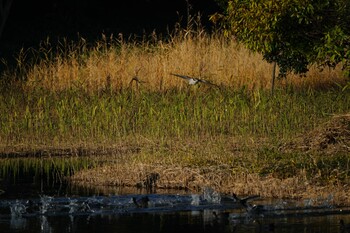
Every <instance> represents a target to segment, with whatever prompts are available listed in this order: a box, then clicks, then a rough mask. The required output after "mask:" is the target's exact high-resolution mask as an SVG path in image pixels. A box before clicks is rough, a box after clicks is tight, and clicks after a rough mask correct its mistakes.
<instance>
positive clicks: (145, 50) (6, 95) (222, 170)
mask: <svg viewBox="0 0 350 233" xmlns="http://www.w3.org/2000/svg"><path fill="white" fill-rule="evenodd" d="M17 65H18V66H17V68H16V69H15V70H12V69H9V70H5V71H4V72H3V73H2V79H1V80H2V82H1V86H0V88H1V93H0V152H1V155H2V156H3V157H6V156H7V155H8V154H9V153H18V152H21V153H20V154H21V155H23V153H26V152H28V154H29V155H30V154H31V153H32V152H34V154H35V152H36V151H42V150H43V149H44V150H45V151H48V154H50V151H51V152H52V151H53V150H56V149H57V148H58V149H68V150H71V151H73V152H74V151H75V152H74V153H70V155H71V156H72V155H74V156H76V155H78V156H77V158H79V153H80V152H79V151H80V150H84V151H89V150H93V151H94V153H93V154H94V157H96V158H101V161H99V162H98V163H97V164H98V165H99V164H100V163H104V164H106V167H104V168H103V170H101V169H97V170H96V171H95V173H92V174H93V175H92V176H90V177H88V180H91V179H92V178H96V177H102V179H106V178H113V175H114V176H115V175H116V174H120V175H124V176H125V174H128V176H130V177H134V178H135V177H136V178H135V182H139V181H137V179H140V177H141V176H142V174H143V173H145V171H146V170H147V169H148V168H150V169H154V170H156V171H157V172H163V173H164V174H163V173H162V176H165V177H168V176H169V177H170V178H169V179H171V175H169V174H174V176H175V173H176V176H179V177H180V178H179V179H180V181H181V179H182V180H186V179H190V178H191V177H188V176H189V174H192V173H191V172H193V174H192V175H191V176H197V175H198V176H199V177H200V179H202V180H200V181H198V183H196V184H194V185H203V184H211V185H214V186H215V187H216V188H219V189H221V190H222V191H227V190H229V189H232V188H236V189H237V190H238V189H239V190H241V192H246V193H252V192H253V191H254V190H260V191H257V192H260V193H262V194H264V193H263V192H262V190H261V189H262V188H263V187H260V189H259V188H256V187H255V186H254V187H253V186H250V188H248V189H246V188H245V187H243V186H242V187H240V186H239V185H243V184H242V182H241V183H239V184H238V183H237V184H233V183H232V180H233V181H235V180H237V179H242V177H243V178H244V179H245V181H244V182H248V180H249V179H252V178H254V177H255V178H256V177H258V178H259V177H260V178H261V180H259V181H258V182H257V183H258V184H257V185H259V184H260V185H261V184H263V182H265V181H264V179H265V178H266V177H269V178H273V179H276V180H275V181H276V182H275V181H274V182H275V184H276V187H280V182H282V183H283V182H284V181H285V180H287V183H288V182H289V181H290V179H292V180H293V179H295V180H296V181H295V182H296V183H295V184H296V185H300V184H301V183H302V182H304V183H307V182H315V183H317V184H321V185H324V184H332V185H333V184H337V182H339V183H341V184H347V183H348V175H349V173H350V172H349V168H348V165H347V164H348V163H349V160H348V158H347V156H345V155H344V153H339V154H335V155H332V156H331V157H328V158H323V155H322V153H316V152H315V154H310V153H309V154H308V155H304V153H302V152H300V151H299V152H288V153H287V152H281V151H279V150H278V147H279V146H280V145H281V143H284V142H286V141H289V140H292V139H293V138H295V137H296V136H298V135H301V134H305V133H307V132H308V131H310V130H312V129H314V128H315V127H317V126H318V125H320V124H321V123H323V122H325V121H327V120H329V119H331V117H332V116H333V115H336V114H344V113H349V111H350V105H349V103H350V93H349V91H348V90H345V89H342V86H343V85H344V84H345V83H346V82H347V80H346V79H345V78H344V77H343V76H342V73H341V70H339V69H338V68H337V69H335V70H324V71H323V72H320V71H319V70H318V69H317V68H316V67H311V68H310V72H309V73H308V74H307V75H306V77H299V76H296V75H289V76H288V77H287V79H283V80H278V82H277V83H276V89H275V93H274V95H273V96H271V93H270V88H271V86H270V85H271V80H270V79H271V72H272V70H271V69H272V67H271V65H270V64H267V63H266V62H264V61H263V60H262V57H261V56H260V55H258V54H253V53H251V52H249V51H248V50H246V49H245V48H244V47H243V46H241V45H238V44H237V43H236V42H235V41H234V40H233V39H227V38H224V37H223V36H221V35H219V34H208V33H206V32H205V31H203V30H198V31H196V32H191V33H188V32H185V31H181V30H180V31H177V32H176V33H175V34H174V35H169V37H167V38H158V37H157V35H152V36H151V37H149V38H146V39H144V40H141V41H140V40H138V41H136V40H126V39H125V38H123V37H122V35H118V37H117V38H114V37H111V38H106V37H105V36H103V37H102V39H101V41H98V42H96V43H94V44H90V43H88V42H87V41H85V40H84V39H81V40H80V41H79V42H76V43H73V42H72V43H71V42H67V41H63V42H62V43H61V44H60V45H59V46H58V47H53V46H51V44H50V42H49V41H46V42H44V43H43V44H42V46H41V48H40V49H39V50H38V51H27V52H22V53H21V54H20V57H19V58H18V64H17ZM170 73H180V74H185V75H193V76H200V77H202V78H204V79H207V80H210V81H211V82H213V83H215V84H217V85H218V86H219V88H218V87H216V86H210V85H205V84H202V85H201V86H188V85H187V83H186V82H184V80H182V79H179V78H177V77H174V76H171V75H170ZM134 76H137V77H138V78H139V79H140V80H141V81H142V83H139V84H138V83H136V82H132V83H130V82H131V80H132V78H133V77H134ZM120 148H126V149H125V150H126V151H129V152H130V154H128V155H127V156H121V157H118V159H115V160H113V159H110V160H108V159H107V160H108V163H106V161H107V160H106V158H107V157H108V156H102V155H106V153H111V155H112V154H115V153H116V152H115V151H119V152H118V153H119V154H122V155H124V154H125V153H124V152H123V151H124V150H120ZM76 151H78V152H76ZM121 151H122V152H121ZM129 152H128V153H129ZM72 159H73V158H72ZM38 161H40V160H38ZM47 161H49V162H48V163H45V164H46V165H45V169H46V170H50V169H58V170H59V171H60V174H68V173H69V172H70V171H72V170H71V169H73V171H78V170H80V169H84V168H86V166H87V164H88V163H87V162H86V161H85V160H80V159H76V160H74V161H69V159H68V160H62V161H58V162H54V161H53V160H52V163H55V166H53V165H52V163H51V162H50V161H51V160H47ZM66 161H68V164H67V162H66ZM79 161H80V162H79ZM90 162H91V161H89V163H90ZM69 163H70V165H69ZM2 164H3V166H4V167H3V168H4V169H3V170H2V171H3V172H6V169H9V168H10V167H12V168H11V169H12V170H14V171H15V173H16V172H17V170H16V166H17V167H21V168H25V167H38V166H39V165H40V164H39V163H38V162H37V161H36V164H34V163H33V164H34V165H33V166H32V165H31V164H32V163H31V162H30V161H29V160H28V164H27V165H26V166H24V165H23V164H22V165H21V166H18V165H16V164H17V162H16V160H11V161H10V160H9V161H7V160H3V161H2ZM94 164H95V163H94ZM40 166H41V165H40ZM134 168H135V169H134ZM145 168H147V169H145ZM123 169H127V171H126V170H123ZM182 169H184V170H183V171H182ZM191 169H194V170H191ZM196 169H197V170H196ZM109 170H110V171H111V173H109V172H108V171H109ZM129 170H133V172H132V174H131V171H129ZM175 170H176V171H175ZM101 171H102V172H101ZM147 171H148V170H147ZM167 171H168V172H169V173H166V172H167ZM184 171H185V172H184ZM202 173H203V174H202ZM103 174H105V175H103ZM2 175H4V174H2ZM143 175H144V174H143ZM184 177H185V178H184ZM186 177H187V178H186ZM249 177H250V178H249ZM127 178H128V177H127ZM260 178H259V179H260ZM116 179H118V182H119V181H120V180H121V179H122V178H120V177H117V178H116ZM278 179H280V180H278ZM288 179H289V180H288ZM277 180H278V181H277ZM201 181H202V183H201ZM118 182H116V183H118ZM174 182H178V180H174ZM186 182H187V181H186ZM213 182H214V183H213ZM244 182H243V183H244ZM293 182H294V180H293ZM298 182H299V183H298ZM97 183H103V181H101V180H98V181H97ZM107 183H108V182H107ZM131 183H132V182H131ZM176 185H185V184H184V183H181V182H180V183H176ZM235 185H236V186H235ZM238 186H239V187H238ZM271 187H272V186H271ZM303 187H304V186H303ZM276 190H277V188H276ZM280 191H281V190H280ZM292 191H293V190H292ZM292 191H291V190H284V191H283V190H282V191H281V195H279V196H283V195H284V194H286V193H288V192H292ZM266 192H267V193H265V194H266V195H270V194H271V193H273V187H272V188H271V190H270V191H266ZM269 192H271V193H269ZM290 195H291V194H290ZM299 195H301V194H299Z"/></svg>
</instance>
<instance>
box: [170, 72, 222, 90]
mask: <svg viewBox="0 0 350 233" xmlns="http://www.w3.org/2000/svg"><path fill="white" fill-rule="evenodd" d="M170 74H171V75H173V76H176V77H179V78H182V79H185V80H187V82H188V84H190V85H196V84H198V83H206V84H209V85H213V86H217V87H219V86H218V85H216V84H214V83H211V82H209V81H207V80H204V79H199V78H194V77H190V76H187V75H182V74H174V73H170Z"/></svg>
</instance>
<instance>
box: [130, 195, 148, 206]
mask: <svg viewBox="0 0 350 233" xmlns="http://www.w3.org/2000/svg"><path fill="white" fill-rule="evenodd" d="M132 202H133V203H134V204H135V206H136V207H137V208H147V207H148V204H149V198H148V197H147V196H145V197H141V198H140V199H138V200H137V199H136V198H135V197H133V198H132Z"/></svg>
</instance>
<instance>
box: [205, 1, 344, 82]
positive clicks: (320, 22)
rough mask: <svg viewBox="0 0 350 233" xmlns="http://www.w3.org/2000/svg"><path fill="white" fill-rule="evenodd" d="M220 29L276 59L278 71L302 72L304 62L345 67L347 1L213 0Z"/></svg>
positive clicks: (322, 65) (265, 56)
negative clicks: (222, 11) (221, 10)
mask: <svg viewBox="0 0 350 233" xmlns="http://www.w3.org/2000/svg"><path fill="white" fill-rule="evenodd" d="M216 1H217V2H218V3H219V4H220V5H221V6H222V8H223V10H224V13H223V14H215V15H213V16H211V19H212V20H213V21H216V20H220V22H221V25H222V26H223V27H224V30H225V33H230V34H231V33H232V34H233V35H234V37H235V38H236V39H237V40H238V41H239V42H242V43H244V44H245V45H246V46H247V47H248V48H249V49H251V50H253V51H256V52H259V53H261V54H263V56H264V59H266V60H267V61H268V62H276V63H277V64H278V66H279V67H280V76H285V75H286V74H287V73H288V72H291V71H292V72H295V73H300V74H302V73H305V72H307V71H308V66H309V65H310V64H313V63H317V64H318V65H320V66H321V67H324V66H330V67H335V66H336V65H337V64H339V63H342V65H343V68H344V69H345V71H346V72H347V74H348V75H349V72H350V62H349V58H350V1H349V0H283V1H277V0H216Z"/></svg>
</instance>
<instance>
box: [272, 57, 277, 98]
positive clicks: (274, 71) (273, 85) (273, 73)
mask: <svg viewBox="0 0 350 233" xmlns="http://www.w3.org/2000/svg"><path fill="white" fill-rule="evenodd" d="M276 65H277V64H276V62H275V61H274V62H273V68H272V80H271V95H273V92H274V89H275V79H276Z"/></svg>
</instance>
